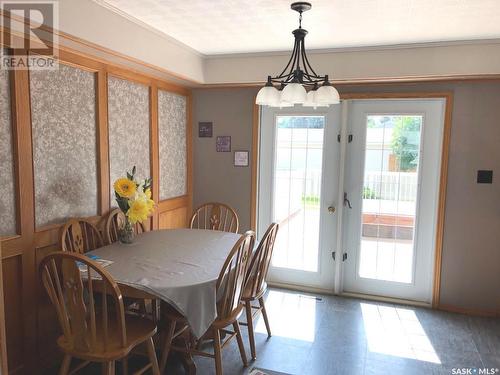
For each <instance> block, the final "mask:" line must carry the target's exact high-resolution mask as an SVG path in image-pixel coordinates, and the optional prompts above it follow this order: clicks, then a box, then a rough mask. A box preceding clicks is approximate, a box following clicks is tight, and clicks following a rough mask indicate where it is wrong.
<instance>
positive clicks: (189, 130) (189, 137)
mask: <svg viewBox="0 0 500 375" xmlns="http://www.w3.org/2000/svg"><path fill="white" fill-rule="evenodd" d="M186 112H187V113H186V143H187V145H186V153H187V157H186V163H187V176H186V177H187V197H188V201H187V209H188V213H189V214H191V212H193V184H194V180H193V178H194V177H193V176H194V173H193V152H194V151H193V124H192V121H193V97H192V95H191V93H189V94H188V95H186ZM188 216H189V215H188ZM187 224H188V223H186V225H187Z"/></svg>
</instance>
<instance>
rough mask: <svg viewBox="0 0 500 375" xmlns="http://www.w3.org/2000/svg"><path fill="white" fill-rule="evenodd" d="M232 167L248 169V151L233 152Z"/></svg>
mask: <svg viewBox="0 0 500 375" xmlns="http://www.w3.org/2000/svg"><path fill="white" fill-rule="evenodd" d="M234 166H235V167H248V151H235V152H234Z"/></svg>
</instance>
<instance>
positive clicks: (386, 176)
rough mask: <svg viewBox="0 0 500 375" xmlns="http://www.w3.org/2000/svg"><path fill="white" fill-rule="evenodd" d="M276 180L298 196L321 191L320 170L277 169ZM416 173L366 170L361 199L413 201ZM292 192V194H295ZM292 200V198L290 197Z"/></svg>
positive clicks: (310, 194) (415, 193) (312, 194)
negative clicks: (292, 186)
mask: <svg viewBox="0 0 500 375" xmlns="http://www.w3.org/2000/svg"><path fill="white" fill-rule="evenodd" d="M276 177H277V180H278V181H281V182H282V183H284V184H285V186H286V185H288V184H293V185H295V188H292V189H291V190H292V191H294V192H295V194H296V195H297V196H296V198H295V199H297V201H298V202H300V199H301V198H300V197H302V196H306V197H319V196H320V193H321V171H308V173H307V176H305V175H304V171H303V170H302V171H301V170H298V171H291V172H290V171H277V176H276ZM297 185H298V186H297ZM417 185H418V175H417V173H415V172H413V173H412V172H367V173H365V177H364V183H363V199H382V200H392V201H408V202H414V201H415V200H416V198H417ZM295 194H293V195H295ZM292 200H293V198H292Z"/></svg>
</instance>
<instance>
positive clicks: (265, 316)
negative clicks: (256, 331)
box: [259, 297, 271, 337]
mask: <svg viewBox="0 0 500 375" xmlns="http://www.w3.org/2000/svg"><path fill="white" fill-rule="evenodd" d="M259 304H260V307H261V308H262V316H263V317H264V323H266V330H267V336H269V337H271V326H270V325H269V319H268V318H267V312H266V305H265V304H264V297H260V298H259Z"/></svg>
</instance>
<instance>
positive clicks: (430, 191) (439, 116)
mask: <svg viewBox="0 0 500 375" xmlns="http://www.w3.org/2000/svg"><path fill="white" fill-rule="evenodd" d="M444 110H445V103H444V101H443V100H442V99H412V100H409V99H390V100H389V99H382V100H380V99H378V100H357V101H355V102H354V103H353V106H352V108H351V111H350V124H351V126H352V127H354V128H353V129H351V131H354V132H355V137H356V138H355V139H354V141H353V143H352V145H351V146H352V147H354V148H352V149H350V150H349V153H350V154H351V155H350V157H349V158H350V160H348V161H347V162H348V163H349V164H350V165H351V168H349V171H348V173H347V176H346V188H345V189H346V191H348V192H349V195H350V196H351V200H352V203H353V206H354V207H353V211H351V210H347V211H348V212H347V215H348V217H347V219H348V220H347V222H346V223H347V225H348V227H346V231H345V236H346V237H345V239H344V246H345V249H346V250H347V251H348V253H349V259H348V260H347V261H346V262H345V264H344V267H345V270H344V271H345V272H344V277H343V281H344V285H343V288H342V290H343V291H348V292H351V293H353V292H354V293H362V294H368V295H381V296H386V297H389V298H399V299H408V300H415V301H418V302H423V303H430V302H431V301H432V283H433V277H434V273H433V270H434V261H435V254H434V251H435V249H434V240H435V238H436V234H437V231H436V224H437V217H438V207H439V191H440V190H439V177H440V165H439V163H437V165H436V163H435V160H436V159H438V158H439V155H441V154H442V150H441V147H442V142H441V139H442V137H443V130H444ZM369 114H396V115H397V114H421V115H424V127H423V128H422V131H421V139H422V141H421V143H420V148H421V153H420V158H421V165H420V172H419V182H418V186H419V188H418V191H419V193H418V197H417V207H416V210H417V212H416V222H415V237H414V240H413V244H414V249H415V251H414V252H413V257H414V260H413V262H412V267H413V275H414V278H413V279H412V280H413V281H412V282H411V283H409V284H406V283H399V282H392V281H383V280H376V279H366V278H362V277H360V276H359V275H358V267H359V256H360V253H359V249H360V244H359V241H360V238H361V237H360V236H361V232H360V230H361V227H360V226H359V227H358V224H360V223H361V216H360V215H361V205H362V200H361V195H360V194H361V185H362V181H360V180H359V179H360V178H361V179H362V177H360V176H361V174H362V173H363V169H364V167H363V164H364V161H365V157H364V152H363V150H364V142H365V136H366V130H365V125H364V124H365V120H366V119H365V117H366V116H367V115H369ZM429 152H430V153H429ZM422 183H423V185H422ZM423 220H425V223H426V225H423V223H424V221H423ZM429 223H430V224H431V225H429Z"/></svg>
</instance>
